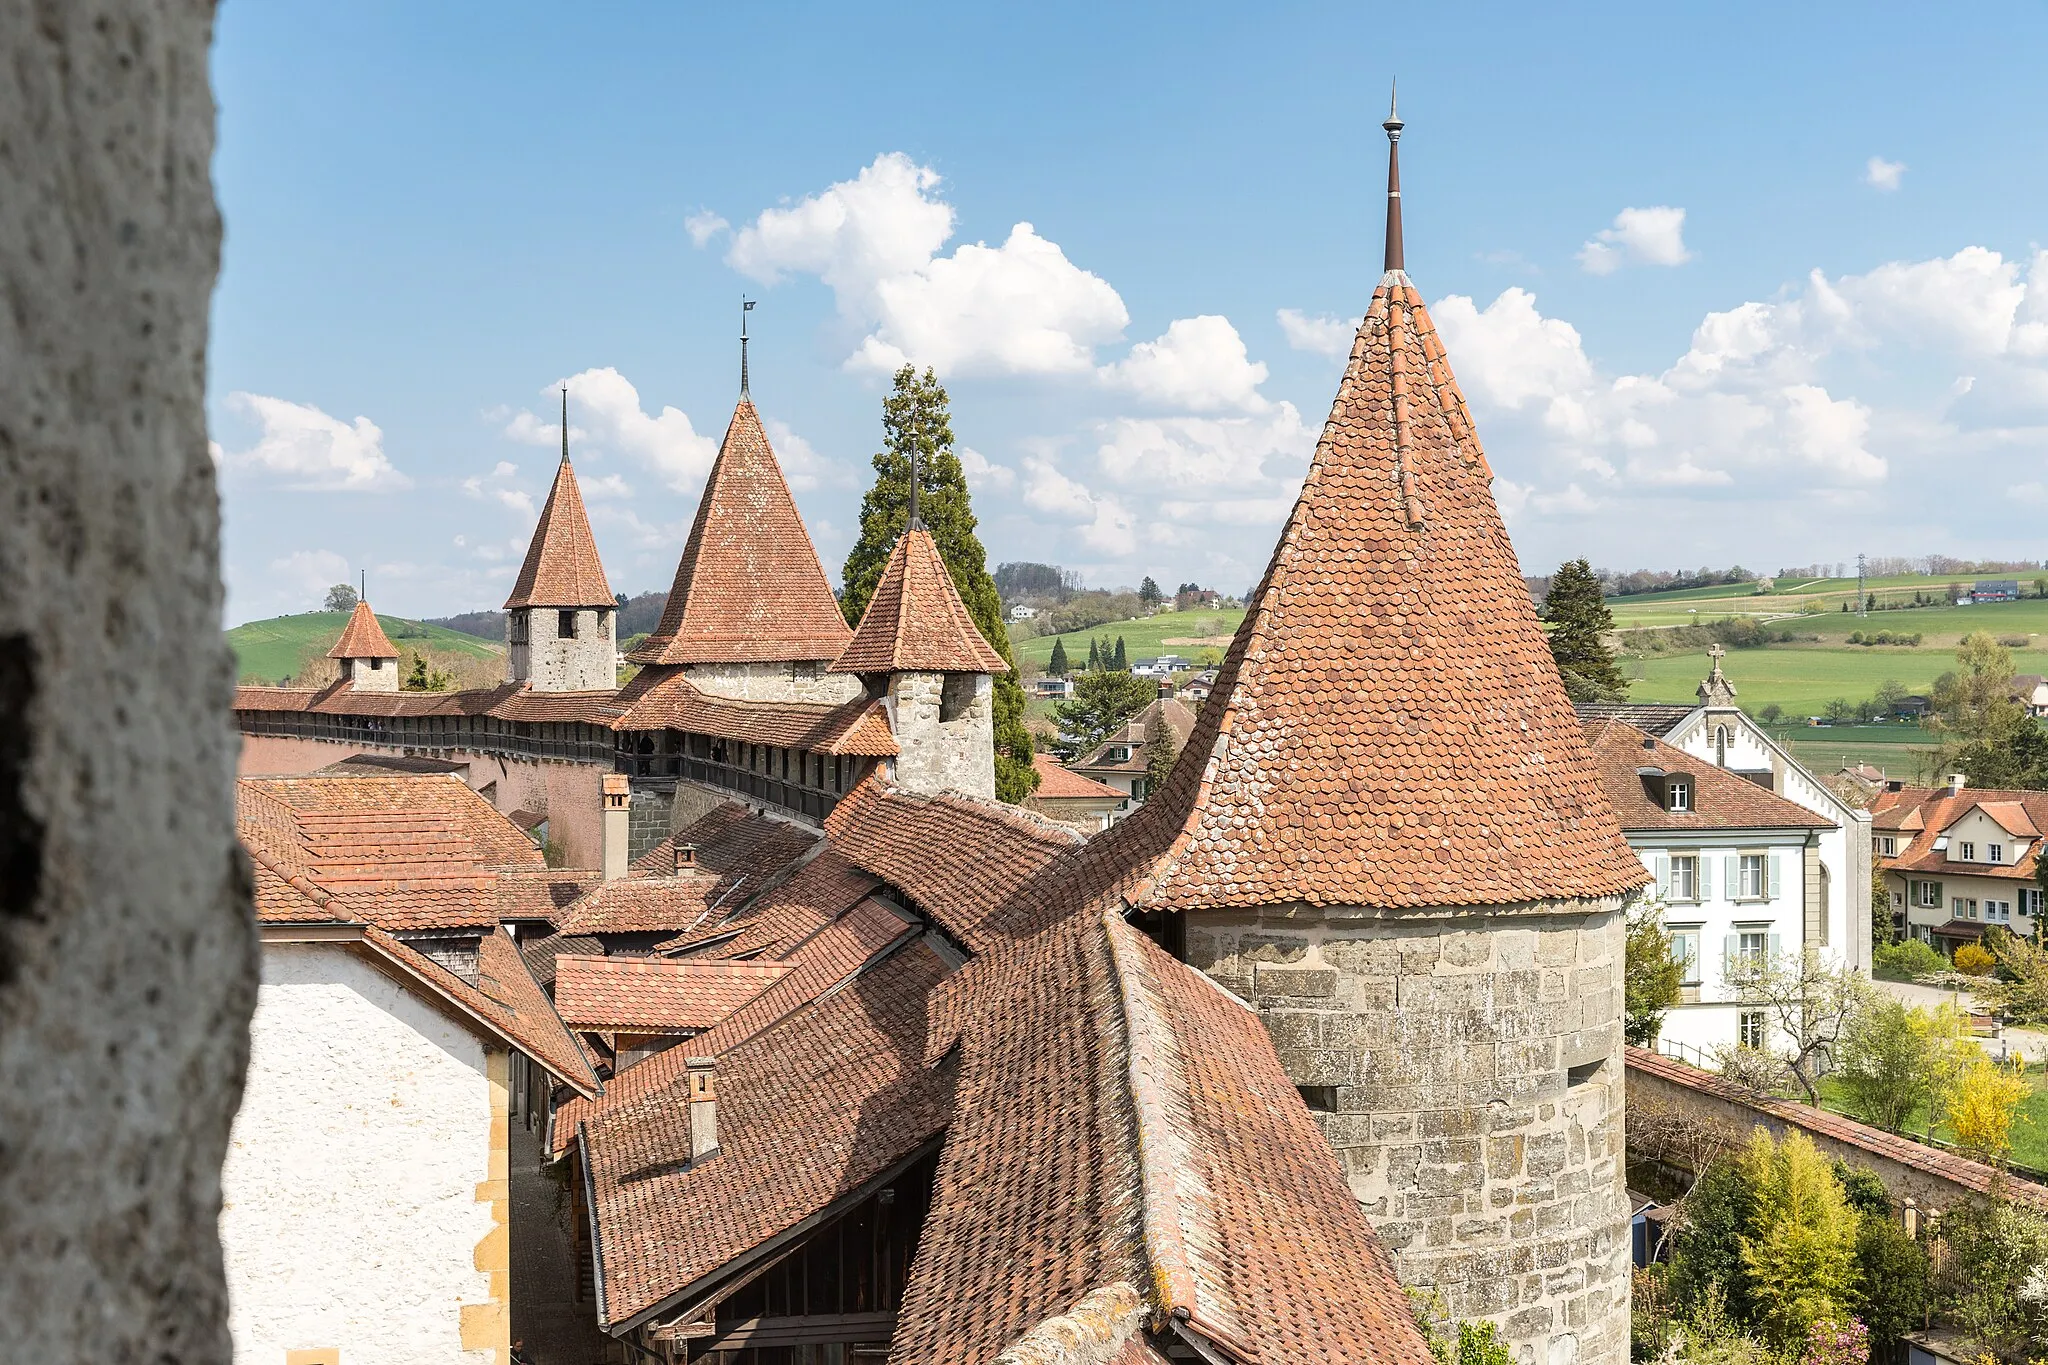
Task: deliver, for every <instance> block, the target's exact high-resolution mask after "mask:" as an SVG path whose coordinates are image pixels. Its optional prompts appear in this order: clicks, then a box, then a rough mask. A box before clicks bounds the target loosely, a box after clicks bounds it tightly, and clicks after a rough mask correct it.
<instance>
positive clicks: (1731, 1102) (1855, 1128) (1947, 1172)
mask: <svg viewBox="0 0 2048 1365" xmlns="http://www.w3.org/2000/svg"><path fill="white" fill-rule="evenodd" d="M1627 1052H1628V1123H1629V1138H1628V1140H1629V1153H1630V1155H1631V1156H1634V1157H1638V1158H1644V1159H1649V1160H1655V1161H1663V1162H1667V1163H1669V1164H1672V1165H1677V1166H1682V1167H1684V1168H1686V1169H1689V1170H1698V1169H1699V1168H1701V1167H1703V1166H1704V1165H1705V1164H1706V1163H1707V1161H1709V1160H1711V1159H1712V1157H1713V1155H1714V1153H1716V1152H1718V1151H1722V1150H1726V1149H1728V1148H1733V1147H1739V1146H1741V1145H1742V1144H1743V1143H1745V1142H1747V1141H1748V1140H1749V1135H1750V1134H1751V1133H1752V1132H1754V1131H1755V1130H1756V1129H1758V1128H1764V1129H1767V1130H1769V1131H1770V1132H1771V1133H1772V1134H1773V1135H1775V1136H1780V1137H1782V1136H1783V1135H1784V1134H1785V1133H1787V1132H1789V1131H1792V1130H1794V1129H1796V1130H1798V1131H1800V1132H1803V1133H1805V1134H1806V1135H1807V1136H1808V1137H1810V1138H1812V1139H1813V1141H1814V1145H1815V1146H1817V1147H1819V1148H1820V1149H1821V1151H1823V1152H1825V1153H1826V1154H1827V1155H1829V1156H1831V1157H1839V1158H1840V1159H1841V1160H1843V1161H1846V1162H1849V1163H1851V1164H1852V1165H1856V1166H1861V1167H1863V1168H1864V1169H1865V1170H1868V1171H1869V1172H1870V1173H1871V1174H1873V1175H1875V1176H1876V1177H1877V1178H1878V1179H1879V1180H1882V1181H1883V1182H1884V1187H1885V1189H1887V1190H1889V1191H1890V1192H1891V1196H1892V1199H1893V1200H1894V1202H1898V1203H1903V1202H1904V1201H1905V1200H1907V1199H1909V1198H1910V1199H1912V1200H1914V1201H1915V1202H1917V1203H1918V1204H1919V1205H1920V1207H1921V1208H1923V1209H1948V1208H1953V1207H1955V1205H1956V1204H1957V1203H1959V1202H1961V1201H1962V1200H1965V1199H1969V1198H1972V1197H1975V1196H1979V1195H1983V1194H1986V1193H1988V1192H1989V1191H1990V1189H1991V1187H1992V1183H1993V1182H1994V1181H1998V1182H2000V1183H2001V1188H2002V1189H2003V1191H2004V1193H2005V1194H2006V1195H2007V1197H2009V1198H2012V1199H2015V1200H2018V1201H2020V1202H2022V1203H2027V1204H2031V1205H2033V1206H2034V1207H2035V1208H2038V1209H2041V1210H2042V1211H2043V1212H2048V1188H2044V1187H2042V1186H2040V1185H2036V1184H2034V1183H2032V1182H2031V1181H2026V1180H2020V1179H2018V1178H2016V1177H2014V1176H2012V1175H2010V1174H2007V1173H2004V1172H2000V1171H1996V1170H1994V1169H1993V1168H1992V1167H1990V1166H1986V1165H1984V1164H1983V1163H1981V1162H1976V1161H1971V1160H1969V1159H1968V1158H1966V1157H1960V1156H1957V1155H1956V1154H1955V1153H1953V1152H1944V1151H1942V1150H1940V1149H1939V1148H1935V1147H1928V1146H1925V1145H1923V1144H1921V1143H1918V1142H1914V1141H1913V1140H1912V1139H1910V1138H1904V1137H1900V1136H1898V1135H1896V1134H1893V1133H1887V1132H1885V1131H1883V1130H1882V1129H1879V1128H1872V1127H1870V1126H1869V1125H1867V1124H1862V1123H1858V1122H1856V1121H1855V1120H1854V1119H1850V1118H1844V1117H1843V1116H1842V1115H1840V1114H1830V1113H1827V1112H1825V1111H1824V1110H1819V1109H1813V1108H1809V1107H1808V1106H1806V1105H1803V1104H1795V1103H1793V1102H1792V1101H1790V1100H1780V1099H1774V1098H1771V1097H1769V1096H1763V1095H1755V1094H1751V1093H1750V1092H1748V1091H1746V1090H1743V1089H1741V1088H1739V1087H1737V1086H1734V1085H1731V1084H1729V1083H1728V1082H1726V1081H1724V1080H1722V1079H1721V1078H1720V1077H1718V1076H1715V1075H1712V1074H1711V1073H1708V1072H1705V1071H1700V1070H1698V1069H1697V1068H1694V1067H1689V1066H1686V1065H1685V1064H1684V1063H1682V1062H1675V1061H1672V1060H1671V1059H1670V1058H1668V1057H1660V1056H1658V1055H1657V1054H1656V1053H1654V1052H1646V1051H1644V1050H1643V1049H1641V1048H1634V1047H1632V1048H1629V1049H1628V1050H1627Z"/></svg>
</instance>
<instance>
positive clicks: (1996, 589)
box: [1970, 578, 2020, 602]
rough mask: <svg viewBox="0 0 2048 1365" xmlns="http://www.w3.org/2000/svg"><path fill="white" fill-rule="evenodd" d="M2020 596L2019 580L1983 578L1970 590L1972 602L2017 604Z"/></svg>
mask: <svg viewBox="0 0 2048 1365" xmlns="http://www.w3.org/2000/svg"><path fill="white" fill-rule="evenodd" d="M2019 596H2020V583H2019V580H2018V579H2017V578H1982V579H1979V580H1978V581H1977V583H1976V585H1975V586H1974V587H1972V588H1971V589H1970V600H1971V601H1972V602H2017V601H2018V600H2019Z"/></svg>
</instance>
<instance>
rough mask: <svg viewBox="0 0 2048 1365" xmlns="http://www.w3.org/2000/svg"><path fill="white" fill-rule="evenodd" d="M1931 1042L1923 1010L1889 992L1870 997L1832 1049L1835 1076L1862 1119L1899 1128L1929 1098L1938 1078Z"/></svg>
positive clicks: (1931, 1099) (1933, 1041) (1894, 1130)
mask: <svg viewBox="0 0 2048 1365" xmlns="http://www.w3.org/2000/svg"><path fill="white" fill-rule="evenodd" d="M1935 1046H1936V1038H1935V1033H1934V1029H1933V1027H1932V1023H1931V1021H1930V1020H1929V1019H1928V1017H1927V1015H1926V1013H1925V1011H1922V1010H1918V1009H1911V1008H1908V1007H1907V1006H1906V1004H1905V1003H1904V1002H1903V1001H1900V1000H1899V999H1897V998H1896V997H1893V996H1889V995H1887V996H1883V997H1881V998H1879V999H1877V1000H1875V1001H1874V1002H1873V1003H1872V1004H1871V1007H1870V1008H1869V1009H1867V1010H1865V1011H1863V1013H1862V1014H1860V1015H1858V1016H1857V1017H1856V1018H1855V1019H1854V1020H1852V1021H1851V1023H1850V1025H1849V1028H1848V1030H1847V1032H1845V1033H1844V1034H1843V1035H1842V1045H1841V1047H1840V1048H1838V1049H1837V1050H1836V1053H1835V1064H1836V1067H1835V1076H1836V1079H1837V1080H1839V1081H1840V1082H1841V1085H1842V1089H1843V1091H1844V1093H1845V1095H1846V1097H1847V1099H1848V1101H1849V1107H1850V1108H1851V1109H1853V1110H1855V1111H1856V1113H1857V1115H1858V1116H1859V1117H1861V1118H1862V1119H1863V1121H1864V1122H1866V1123H1874V1124H1876V1125H1877V1126H1878V1127H1880V1128H1883V1129H1884V1130H1886V1131H1887V1132H1892V1133H1902V1132H1904V1131H1905V1130H1906V1124H1907V1121H1908V1120H1910V1119H1911V1118H1912V1117H1913V1115H1914V1114H1915V1113H1917V1112H1918V1111H1919V1110H1920V1109H1921V1107H1922V1106H1927V1105H1932V1104H1933V1103H1934V1100H1935V1086H1936V1084H1937V1082H1938V1081H1939V1079H1940V1076H1939V1074H1938V1073H1937V1071H1936V1070H1935V1067H1934V1065H1933V1063H1934V1049H1935Z"/></svg>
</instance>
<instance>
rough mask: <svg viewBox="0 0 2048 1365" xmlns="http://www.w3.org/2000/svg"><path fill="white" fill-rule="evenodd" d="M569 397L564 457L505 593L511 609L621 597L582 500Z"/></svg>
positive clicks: (607, 603) (593, 603) (605, 602)
mask: <svg viewBox="0 0 2048 1365" xmlns="http://www.w3.org/2000/svg"><path fill="white" fill-rule="evenodd" d="M566 401H567V400H566V398H565V399H564V403H565V406H564V409H563V417H564V427H563V431H562V462H561V463H560V464H558V465H556V466H555V481H554V484H553V485H552V486H551V487H550V488H549V489H548V500H547V502H546V503H545V504H543V505H542V507H541V509H540V519H539V520H538V521H537V522H535V523H534V527H533V536H532V538H531V539H530V540H528V542H527V545H526V559H525V561H524V562H522V563H521V564H520V566H519V577H518V579H517V581H515V582H514V583H513V585H512V595H511V596H510V597H507V598H506V599H505V609H506V610H508V611H510V610H514V609H517V608H521V607H534V606H540V607H611V606H613V605H615V604H616V603H617V600H618V599H617V598H615V597H614V596H613V595H612V589H611V584H610V582H608V581H607V580H606V578H605V573H604V561H603V559H602V558H601V557H600V556H599V555H598V552H597V538H596V537H595V536H594V535H592V534H591V530H590V513H589V512H588V511H587V510H586V509H585V508H584V505H583V489H582V486H581V485H580V484H578V483H577V481H576V469H575V466H573V465H571V464H570V463H569V450H568V444H569V434H568V428H567V425H566V422H567V407H566Z"/></svg>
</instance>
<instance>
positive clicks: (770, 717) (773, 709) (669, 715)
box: [608, 668, 896, 758]
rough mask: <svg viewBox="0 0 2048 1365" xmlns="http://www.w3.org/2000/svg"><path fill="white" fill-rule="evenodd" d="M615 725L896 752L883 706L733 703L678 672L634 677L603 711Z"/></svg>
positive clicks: (874, 754)
mask: <svg viewBox="0 0 2048 1365" xmlns="http://www.w3.org/2000/svg"><path fill="white" fill-rule="evenodd" d="M608 717H609V719H608V723H609V724H610V725H611V727H612V728H613V729H615V730H684V731H688V732H689V733H691V734H697V735H714V736H717V737H718V738H720V739H731V740H738V741H740V742H741V743H743V744H767V745H772V746H774V747H775V748H778V749H803V750H806V751H808V752H810V753H814V754H840V755H843V756H849V757H868V758H887V757H891V756H893V755H894V754H895V753H896V736H895V735H894V733H892V732H891V731H890V729H889V716H888V712H887V710H886V709H885V708H884V707H883V705H882V703H881V702H880V701H878V700H870V699H869V698H867V697H856V698H854V699H853V700H852V701H849V702H841V703H839V704H837V705H832V704H828V703H824V702H799V701H734V700H733V699H731V698H729V697H718V696H713V695H712V694H711V693H709V692H705V691H702V690H700V689H699V688H698V687H697V685H696V684H695V683H693V682H691V681H690V680H689V678H688V677H686V676H685V675H684V673H683V670H681V669H679V668H677V669H671V668H646V669H642V670H641V671H640V672H639V673H636V674H634V675H633V679H632V681H631V682H628V683H627V684H626V686H625V687H624V688H623V689H622V690H621V691H620V692H619V694H618V696H617V699H616V700H614V701H613V702H612V703H611V705H610V708H609V711H608Z"/></svg>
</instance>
